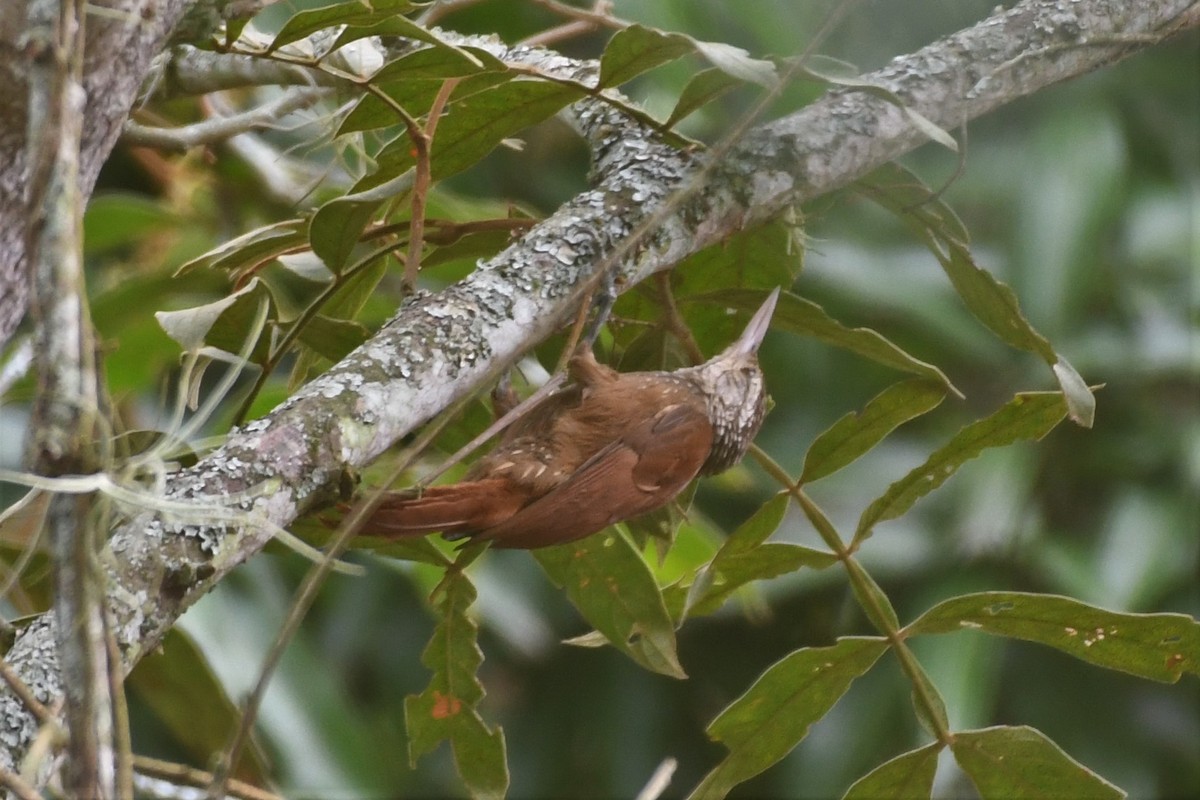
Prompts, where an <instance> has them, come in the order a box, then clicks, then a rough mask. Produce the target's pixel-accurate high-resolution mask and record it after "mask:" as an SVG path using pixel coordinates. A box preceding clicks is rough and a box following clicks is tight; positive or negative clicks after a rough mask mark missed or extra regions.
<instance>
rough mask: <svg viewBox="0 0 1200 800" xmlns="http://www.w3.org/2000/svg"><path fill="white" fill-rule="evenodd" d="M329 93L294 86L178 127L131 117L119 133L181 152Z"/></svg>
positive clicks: (265, 123)
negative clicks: (232, 110) (271, 97)
mask: <svg viewBox="0 0 1200 800" xmlns="http://www.w3.org/2000/svg"><path fill="white" fill-rule="evenodd" d="M331 93H332V90H331V89H327V88H323V87H316V86H312V87H309V86H302V87H296V88H294V89H290V90H288V91H287V92H284V93H283V94H282V95H280V96H279V97H277V98H275V99H274V100H272V101H270V102H268V103H264V104H263V105H261V106H258V107H257V108H252V109H249V110H247V111H242V112H240V113H238V114H233V115H231V116H228V117H214V118H212V119H207V120H204V121H203V122H197V123H194V124H192V125H184V126H181V127H178V128H159V127H154V126H150V125H142V124H140V123H137V122H135V121H133V120H132V119H130V120H127V121H126V122H125V127H124V131H123V133H122V137H123V139H124V140H125V142H126V143H128V144H133V145H142V146H144V147H155V148H158V149H160V150H168V151H172V152H179V153H183V152H187V151H188V150H189V149H191V148H193V147H200V146H204V145H212V144H218V143H220V142H224V141H226V140H227V139H231V138H233V137H234V136H237V135H239V134H242V133H249V132H251V131H258V130H264V129H267V128H273V127H275V126H276V125H277V124H278V120H279V118H280V117H281V116H284V115H285V114H290V113H292V112H293V111H298V110H300V109H304V108H308V107H309V106H312V105H314V104H315V103H316V102H317V101H319V100H321V99H322V98H324V97H328V96H329V95H330V94H331Z"/></svg>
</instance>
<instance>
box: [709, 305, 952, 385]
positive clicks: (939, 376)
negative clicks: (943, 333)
mask: <svg viewBox="0 0 1200 800" xmlns="http://www.w3.org/2000/svg"><path fill="white" fill-rule="evenodd" d="M764 296H765V292H762V291H755V290H746V289H731V290H728V291H724V292H719V293H717V292H714V293H712V294H711V295H700V296H697V297H693V298H689V299H693V300H697V301H700V302H709V303H713V304H719V305H725V306H730V307H733V308H744V309H750V310H753V309H755V308H758V306H759V305H761V304H762V301H763V298H764ZM771 327H772V328H774V329H776V330H785V331H791V332H793V333H798V334H800V335H802V336H811V337H812V338H814V339H818V340H819V341H822V342H826V343H828V344H832V345H834V346H836V347H841V348H844V349H846V350H849V351H851V352H852V353H857V354H858V355H860V356H863V357H864V358H869V359H871V360H872V361H875V362H877V363H880V364H883V365H885V366H888V367H892V368H893V369H898V370H901V371H902V372H908V373H911V374H914V375H919V376H921V377H923V378H929V379H930V380H933V381H936V382H938V383H940V384H942V385H943V386H945V387H946V388H947V389H948V390H949V391H951V392H953V393H954V394H956V395H958V396H960V397H961V396H962V393H961V392H959V391H958V389H956V388H955V387H954V384H952V383H951V382H950V379H949V378H947V377H946V375H945V374H944V373H943V372H942V371H941V370H940V369H938V368H937V367H935V366H933V365H932V364H927V363H926V362H924V361H921V360H919V359H917V358H914V357H913V356H911V355H909V354H908V353H906V352H904V351H903V350H901V349H900V348H899V347H897V346H896V345H895V344H893V343H892V342H890V341H888V340H887V339H886V338H884V337H883V336H881V335H880V334H879V333H877V332H875V331H873V330H871V329H870V328H847V327H846V326H844V325H842V324H841V323H840V322H838V321H837V320H835V319H833V318H832V317H830V316H829V315H828V314H827V313H826V312H825V309H823V308H821V307H820V306H819V305H817V304H816V303H814V302H812V301H811V300H806V299H804V298H802V297H797V296H796V295H794V294H791V293H790V292H783V293H782V294H780V295H779V302H778V304H777V305H776V306H775V315H774V316H773V317H772V318H771Z"/></svg>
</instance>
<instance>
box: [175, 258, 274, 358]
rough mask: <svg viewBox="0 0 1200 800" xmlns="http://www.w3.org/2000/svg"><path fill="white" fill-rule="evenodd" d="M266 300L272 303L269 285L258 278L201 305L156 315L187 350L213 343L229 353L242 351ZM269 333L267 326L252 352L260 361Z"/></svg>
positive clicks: (265, 350) (264, 354) (265, 353)
mask: <svg viewBox="0 0 1200 800" xmlns="http://www.w3.org/2000/svg"><path fill="white" fill-rule="evenodd" d="M263 303H267V304H268V305H270V304H273V301H272V299H271V294H270V292H269V291H268V290H267V287H266V285H265V284H264V283H262V282H261V281H260V280H258V278H254V279H252V280H251V281H250V282H249V283H248V284H246V286H245V287H243V288H242V289H239V290H238V291H236V292H234V293H233V294H231V295H229V296H227V297H223V298H221V299H220V300H216V301H214V302H212V303H206V304H204V305H202V306H195V307H193V308H184V309H180V310H178V311H156V312H154V318H155V319H157V320H158V324H159V325H160V326H162V329H163V330H164V331H166V333H167V335H168V336H170V337H171V338H172V339H174V340H175V341H176V342H178V343H179V345H180V347H182V348H183V349H184V351H185V352H191V351H194V350H201V349H203V348H205V347H213V348H216V349H217V350H221V351H224V352H226V353H239V352H241V351H242V350H243V348H244V347H245V344H246V341H247V339H248V337H250V336H251V335H252V334H253V333H254V331H253V327H254V325H255V322H256V321H257V319H258V316H259V310H260V308H261V306H262V304H263ZM269 338H270V337H269V336H268V335H267V331H266V330H265V329H264V330H263V331H261V332H260V333H259V338H258V341H257V342H256V344H255V345H254V349H253V351H252V352H251V354H250V357H249V358H250V360H251V361H252V362H254V363H256V364H261V363H262V362H263V360H264V359H265V358H266V356H267V350H268V346H269V341H268V340H269Z"/></svg>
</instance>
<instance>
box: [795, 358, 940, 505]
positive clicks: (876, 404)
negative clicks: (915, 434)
mask: <svg viewBox="0 0 1200 800" xmlns="http://www.w3.org/2000/svg"><path fill="white" fill-rule="evenodd" d="M945 396H946V387H945V386H944V385H942V384H939V383H933V382H931V381H928V380H922V379H919V378H918V379H916V380H910V381H905V382H903V383H896V384H893V385H892V386H889V387H888V388H887V389H885V390H884V391H883V392H882V393H881V394H879V395H878V396H877V397H875V398H874V399H872V400H871V401H870V402H869V403H867V405H866V408H864V409H863V410H862V413H861V414H855V413H853V412H851V413H849V414H847V415H846V416H844V417H842V418H841V419H839V420H838V421H837V422H835V423H834V424H833V427H831V428H829V429H828V430H827V431H825V432H824V433H822V434H821V435H820V436H818V437H817V438H816V440H815V441H814V442H813V443H812V445H811V446H810V447H809V448H808V453H807V454H806V455H805V457H804V470H803V472H802V473H801V475H800V483H808V482H810V481H815V480H817V479H818V478H823V477H825V476H826V475H829V474H831V473H833V472H836V471H837V470H839V469H841V468H842V467H844V466H846V465H847V464H849V463H851V462H852V461H854V460H855V459H856V458H858V457H859V456H861V455H862V454H864V453H866V452H867V451H869V450H870V449H871V448H873V447H874V446H875V445H877V444H878V443H879V442H881V441H882V440H883V438H884V437H885V436H887V435H888V434H889V433H891V432H892V431H894V430H895V429H896V428H897V427H899V426H900V425H902V424H903V423H905V422H908V421H909V420H910V419H914V418H915V417H919V416H921V415H922V414H924V413H926V412H928V411H931V410H933V409H934V408H937V406H938V405H940V404H941V402H942V400H943V399H944V398H945Z"/></svg>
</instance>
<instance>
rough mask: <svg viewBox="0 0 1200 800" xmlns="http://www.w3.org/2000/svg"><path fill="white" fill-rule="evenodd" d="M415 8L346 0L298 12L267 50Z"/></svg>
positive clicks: (385, 0)
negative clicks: (330, 29) (326, 30)
mask: <svg viewBox="0 0 1200 800" xmlns="http://www.w3.org/2000/svg"><path fill="white" fill-rule="evenodd" d="M414 8H416V6H415V5H413V4H412V3H411V2H409V0H370V2H363V0H348V2H345V3H334V4H333V5H328V6H321V7H320V8H313V9H309V10H307V11H299V12H297V13H296V14H294V15H292V17H291V19H289V20H288V21H287V22H285V23H284V24H283V27H282V28H280V29H279V33H277V34H275V39H274V41H272V42H271V47H270V48H269V49H270V50H277V49H278V48H280V47H283V46H284V45H285V44H291V43H292V42H295V41H298V40H300V39H303V38H304V37H305V36H309V35H311V34H313V33H316V32H317V31H320V30H324V29H325V28H331V27H333V26H334V25H349V24H356V25H368V24H372V23H375V22H378V21H380V20H382V19H385V18H387V17H391V16H399V15H400V14H406V13H408V12H409V11H412V10H413V9H414Z"/></svg>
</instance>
